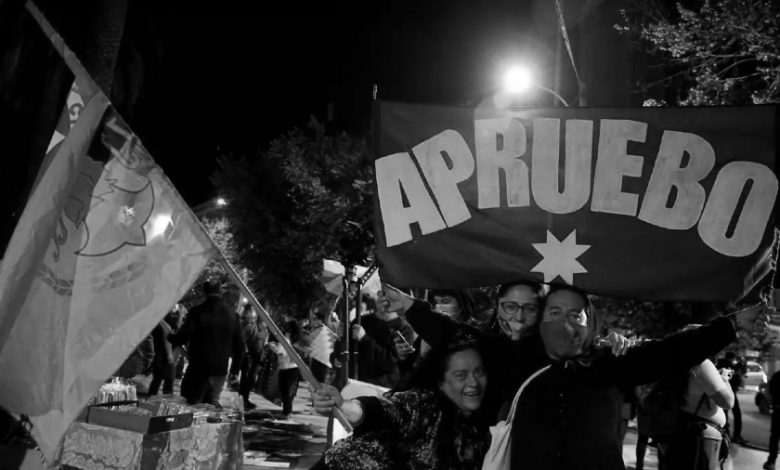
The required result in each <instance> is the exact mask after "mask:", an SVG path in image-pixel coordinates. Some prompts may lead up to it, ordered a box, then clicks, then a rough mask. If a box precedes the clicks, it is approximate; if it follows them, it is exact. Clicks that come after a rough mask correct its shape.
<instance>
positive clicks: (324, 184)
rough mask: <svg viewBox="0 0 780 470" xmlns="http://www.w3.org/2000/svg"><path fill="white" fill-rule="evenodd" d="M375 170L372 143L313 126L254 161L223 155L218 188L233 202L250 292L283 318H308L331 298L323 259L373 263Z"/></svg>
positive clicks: (229, 207) (248, 157) (294, 132)
mask: <svg viewBox="0 0 780 470" xmlns="http://www.w3.org/2000/svg"><path fill="white" fill-rule="evenodd" d="M372 178H373V176H372V167H371V164H370V160H369V158H368V154H367V148H366V145H365V142H364V141H363V140H361V139H356V138H353V137H351V136H349V135H347V134H343V133H342V134H338V135H329V133H327V132H326V129H325V127H324V126H323V125H322V124H320V123H319V122H317V121H316V120H315V119H314V118H312V119H311V121H310V123H309V125H308V128H307V130H306V131H304V130H301V129H298V128H296V129H293V130H292V131H290V132H288V133H287V134H286V135H283V136H281V137H279V138H277V139H275V140H274V141H272V142H271V143H270V145H269V147H268V149H266V150H262V149H258V150H257V151H256V152H255V153H254V154H251V155H223V156H221V157H220V159H219V169H218V170H217V172H216V173H215V174H214V176H213V181H214V183H215V184H216V186H217V188H218V189H219V192H220V194H221V195H222V196H223V197H224V198H226V200H227V201H228V205H227V207H226V211H227V215H228V218H229V219H230V227H231V231H232V233H233V236H234V237H235V238H234V240H235V243H236V246H237V254H238V256H239V258H240V259H241V260H242V262H243V263H244V265H245V266H246V267H247V268H248V270H249V271H250V272H251V273H252V276H253V278H252V281H251V287H252V288H253V289H254V291H255V292H256V293H257V294H259V295H260V296H261V297H262V298H263V300H264V302H266V303H267V304H268V306H269V307H271V308H272V309H275V310H279V311H277V312H276V313H278V314H289V315H291V316H294V317H303V316H305V314H306V312H307V311H308V306H309V305H311V304H312V303H313V302H314V301H316V300H317V299H318V298H320V297H321V296H323V295H324V290H323V288H322V286H321V284H320V281H319V275H320V274H321V272H322V260H323V259H324V258H329V259H336V260H339V261H341V262H342V263H343V264H345V265H347V266H349V265H352V264H370V260H369V255H370V253H372V251H373V226H372V223H371V220H372V204H371V194H372V191H371V181H372Z"/></svg>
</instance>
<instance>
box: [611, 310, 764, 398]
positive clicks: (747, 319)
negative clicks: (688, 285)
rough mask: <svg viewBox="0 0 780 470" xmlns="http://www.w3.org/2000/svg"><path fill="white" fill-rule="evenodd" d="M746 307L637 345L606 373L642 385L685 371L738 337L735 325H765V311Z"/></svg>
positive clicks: (614, 359) (750, 326) (742, 326)
mask: <svg viewBox="0 0 780 470" xmlns="http://www.w3.org/2000/svg"><path fill="white" fill-rule="evenodd" d="M759 314H761V312H760V311H759V310H750V309H747V310H744V311H742V312H740V313H739V314H737V315H731V316H722V317H718V318H716V319H714V320H712V321H711V322H709V323H708V324H706V325H704V326H702V327H700V328H696V329H692V330H687V331H683V332H680V333H675V334H673V335H670V336H668V337H666V338H664V339H662V340H658V341H650V342H648V343H645V344H642V345H640V346H637V347H635V348H633V349H631V350H629V351H628V353H626V355H625V356H622V357H618V358H612V359H611V361H610V363H609V364H610V367H609V368H608V370H607V373H608V374H610V375H611V376H612V377H614V379H615V380H617V381H618V383H621V384H624V385H629V386H631V385H641V384H645V383H650V382H654V381H656V380H659V379H661V378H663V377H664V376H667V375H669V373H670V372H673V371H674V370H685V369H690V368H691V367H693V366H695V365H697V364H700V363H701V362H702V361H703V360H704V359H706V358H708V357H709V356H712V355H715V354H717V353H718V352H719V351H721V350H722V349H723V348H725V347H726V346H728V345H729V344H730V343H731V342H733V341H734V340H735V339H736V327H737V325H739V327H740V328H743V329H748V330H749V329H753V328H765V327H766V322H765V320H764V318H763V317H764V314H761V317H760V318H757V317H759Z"/></svg>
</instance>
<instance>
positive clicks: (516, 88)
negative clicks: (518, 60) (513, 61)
mask: <svg viewBox="0 0 780 470" xmlns="http://www.w3.org/2000/svg"><path fill="white" fill-rule="evenodd" d="M533 81H534V79H533V76H532V75H531V71H530V70H529V69H528V67H523V66H520V65H515V66H513V67H510V68H509V69H508V70H507V71H506V74H504V88H505V89H506V91H508V92H509V93H525V92H526V91H528V89H529V88H531V86H533Z"/></svg>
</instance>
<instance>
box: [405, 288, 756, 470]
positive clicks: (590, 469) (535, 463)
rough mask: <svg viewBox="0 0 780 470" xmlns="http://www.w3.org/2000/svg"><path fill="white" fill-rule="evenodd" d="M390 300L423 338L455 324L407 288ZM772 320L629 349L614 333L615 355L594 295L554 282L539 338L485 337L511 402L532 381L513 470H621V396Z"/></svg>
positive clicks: (722, 323)
mask: <svg viewBox="0 0 780 470" xmlns="http://www.w3.org/2000/svg"><path fill="white" fill-rule="evenodd" d="M391 300H392V302H393V303H394V304H395V303H397V304H398V305H399V308H401V309H404V310H405V311H406V318H407V320H408V321H409V323H410V324H411V325H412V327H413V328H414V329H415V331H417V332H418V334H420V335H421V336H423V337H424V338H425V337H426V336H434V337H435V336H437V335H441V334H442V330H445V331H446V329H447V328H452V326H448V320H447V319H446V318H443V317H442V316H440V315H437V314H436V313H435V312H432V310H431V308H430V306H428V305H426V304H424V303H422V302H419V301H415V300H414V299H412V298H410V297H408V296H407V297H406V298H404V297H403V293H401V292H400V291H395V292H393V298H392V299H391ZM766 318H767V317H766V312H765V309H764V308H763V306H757V307H751V308H747V309H744V310H741V311H740V312H736V313H734V314H732V315H729V316H721V317H718V318H716V319H714V320H712V321H711V322H709V323H708V324H707V325H705V326H702V327H701V328H698V329H696V330H689V331H684V332H680V333H677V334H674V335H670V336H668V337H666V338H664V339H663V340H658V341H648V342H644V343H642V344H641V345H638V346H636V347H632V348H627V347H624V346H626V345H625V344H623V345H618V349H615V348H616V344H617V343H616V342H615V339H614V338H615V336H614V335H613V337H612V338H611V339H610V342H612V343H613V344H612V351H611V353H610V351H608V350H607V349H606V348H604V347H599V341H598V337H597V333H598V332H599V329H600V325H599V323H598V316H597V315H596V313H595V312H594V311H593V309H592V308H591V305H590V300H589V297H588V295H587V294H586V293H585V292H583V291H581V290H579V289H577V288H575V287H573V286H569V285H557V286H552V287H551V289H550V292H549V293H548V294H547V298H546V299H545V302H544V309H543V310H542V315H541V319H540V321H539V329H538V331H539V333H538V334H534V335H531V336H529V337H528V338H524V339H521V340H520V341H510V340H507V339H506V338H504V339H503V341H500V340H499V338H498V337H496V335H490V336H487V335H486V336H485V337H484V339H483V341H484V344H485V346H486V352H485V357H486V364H491V363H493V362H492V361H500V363H501V364H505V368H504V369H505V375H506V377H501V376H498V377H496V378H497V379H502V378H505V379H506V378H509V379H510V380H501V381H500V382H499V385H501V386H503V387H507V388H505V390H504V393H503V395H504V397H505V398H506V397H507V396H508V395H511V396H514V393H515V391H516V390H518V388H519V387H518V382H519V381H523V382H524V381H525V380H526V379H528V378H529V377H532V376H534V377H535V378H534V380H533V382H532V383H531V384H529V385H528V387H527V388H526V389H525V390H524V391H523V394H522V395H521V396H520V397H519V399H518V402H517V407H516V410H515V414H514V418H513V421H512V435H511V446H510V447H511V455H510V457H509V458H510V461H511V465H510V468H512V469H521V468H522V469H523V470H536V469H538V470H542V469H548V468H556V469H562V470H563V469H566V470H568V469H571V470H574V469H581V470H596V469H605V470H624V468H625V467H624V464H623V458H622V452H621V448H622V446H621V443H620V442H619V441H618V432H617V430H618V426H619V421H620V409H621V406H620V405H621V392H620V391H621V390H622V389H625V387H630V386H635V385H641V384H645V383H649V382H653V381H656V380H659V379H660V378H661V377H663V376H666V375H668V374H669V373H673V372H674V371H676V370H681V371H684V370H687V369H690V368H691V367H693V366H694V365H696V364H699V363H701V362H702V361H703V360H704V359H706V358H707V357H708V356H711V355H714V354H716V353H717V352H718V351H720V350H721V349H723V348H724V347H726V346H727V345H728V344H729V343H731V342H732V341H734V340H735V339H736V329H737V328H740V329H745V330H748V331H760V330H762V329H765V328H766V325H767V322H766ZM513 345H514V348H513V347H512V346H513ZM491 380H492V379H491ZM493 382H494V383H495V381H493ZM520 383H522V382H520Z"/></svg>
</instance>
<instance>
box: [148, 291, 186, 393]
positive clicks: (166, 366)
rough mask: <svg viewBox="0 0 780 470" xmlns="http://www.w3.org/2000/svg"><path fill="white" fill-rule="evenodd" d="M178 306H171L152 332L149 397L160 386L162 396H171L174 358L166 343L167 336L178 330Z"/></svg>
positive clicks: (167, 342) (169, 345)
mask: <svg viewBox="0 0 780 470" xmlns="http://www.w3.org/2000/svg"><path fill="white" fill-rule="evenodd" d="M179 308H180V306H179V304H176V305H174V306H173V309H171V311H170V312H168V313H167V314H166V315H165V318H163V320H162V321H161V322H160V323H159V324H158V325H157V326H155V327H154V329H153V330H152V340H153V341H154V361H152V382H151V383H150V384H149V395H151V396H154V395H157V392H158V391H159V390H160V385H161V384H162V392H163V395H172V394H173V378H174V375H175V370H174V367H175V363H174V360H175V357H174V353H173V345H172V344H171V342H170V341H168V335H169V334H171V333H174V332H175V331H176V330H178V329H179V313H178V311H179Z"/></svg>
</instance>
